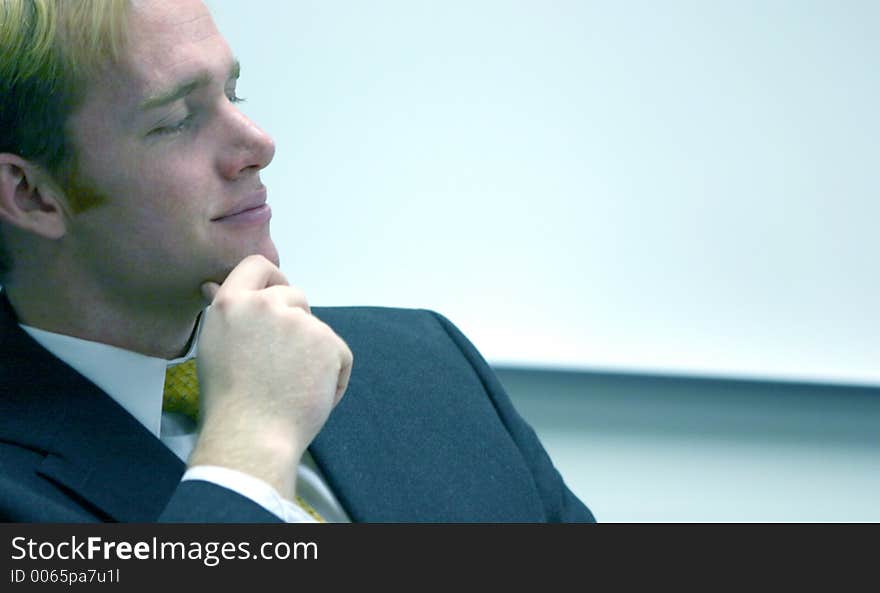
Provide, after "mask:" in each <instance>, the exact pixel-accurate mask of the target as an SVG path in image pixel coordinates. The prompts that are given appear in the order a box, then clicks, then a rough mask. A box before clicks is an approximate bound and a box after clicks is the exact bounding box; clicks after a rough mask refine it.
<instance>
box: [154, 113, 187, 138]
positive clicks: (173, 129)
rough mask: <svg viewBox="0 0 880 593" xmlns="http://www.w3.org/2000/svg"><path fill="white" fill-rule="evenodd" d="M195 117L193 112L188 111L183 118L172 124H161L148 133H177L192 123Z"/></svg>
mask: <svg viewBox="0 0 880 593" xmlns="http://www.w3.org/2000/svg"><path fill="white" fill-rule="evenodd" d="M194 119H195V114H193V113H190V114H189V115H187V116H186V117H185V118H183V119H182V120H180V121H179V122H177V123H176V124H173V125H168V126H161V127H158V128H156V129H155V130H153V131H152V132H150V134H158V135H167V134H179V133H180V132H183V131H184V130H186V129H187V128H189V127H190V126H191V125H192V124H193V120H194Z"/></svg>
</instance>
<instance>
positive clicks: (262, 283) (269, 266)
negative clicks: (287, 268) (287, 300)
mask: <svg viewBox="0 0 880 593" xmlns="http://www.w3.org/2000/svg"><path fill="white" fill-rule="evenodd" d="M287 284H288V282H287V278H285V277H284V274H282V273H281V270H279V269H278V267H277V266H275V264H273V263H272V262H270V261H269V260H268V259H266V258H265V257H263V256H262V255H249V256H247V257H246V258H244V259H243V260H241V261H240V262H239V264H238V265H237V266H235V268H233V270H232V271H231V272H230V273H229V276H227V277H226V280H224V281H223V284H222V285H221V286H220V290H219V291H218V293H217V294H220V295H222V294H224V293H226V292H241V291H247V290H262V289H264V288H267V287H269V286H277V285H281V286H287ZM214 296H215V298H216V296H217V295H214Z"/></svg>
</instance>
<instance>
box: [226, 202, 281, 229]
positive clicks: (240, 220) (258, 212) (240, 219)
mask: <svg viewBox="0 0 880 593" xmlns="http://www.w3.org/2000/svg"><path fill="white" fill-rule="evenodd" d="M270 218H272V208H270V207H269V204H266V203H265V202H264V203H262V204H260V205H259V206H253V207H251V208H246V209H244V210H239V211H238V212H234V213H232V214H227V215H225V216H220V217H218V218H214V219H212V220H211V222H219V223H227V224H235V225H251V224H264V223H266V222H269V219H270Z"/></svg>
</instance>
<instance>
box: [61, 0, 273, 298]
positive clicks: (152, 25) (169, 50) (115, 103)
mask: <svg viewBox="0 0 880 593" xmlns="http://www.w3.org/2000/svg"><path fill="white" fill-rule="evenodd" d="M133 4H134V7H133V10H132V14H131V18H130V20H129V27H130V29H129V44H128V46H127V48H126V51H125V58H124V60H123V61H122V63H121V64H119V65H113V66H112V67H110V68H108V70H107V71H106V73H105V74H104V75H103V77H102V79H101V80H99V81H96V82H95V83H93V84H92V85H91V86H90V88H89V90H88V92H87V94H86V99H85V101H84V103H83V105H82V107H81V108H80V109H78V110H77V111H76V112H75V113H74V114H73V116H72V117H71V119H70V121H69V126H68V131H69V133H70V135H71V139H72V141H73V142H72V144H73V146H74V149H75V151H76V153H77V174H76V180H77V183H76V185H77V186H78V187H76V188H68V190H69V192H70V193H72V194H77V193H78V194H80V195H79V196H78V197H79V198H80V199H83V200H85V201H86V202H89V201H101V202H103V203H102V204H101V205H100V206H98V207H95V208H92V209H89V210H86V211H84V212H82V213H80V214H77V215H75V216H73V217H72V220H71V221H70V224H69V227H68V234H67V236H66V237H65V241H66V242H67V247H69V248H70V251H69V253H70V256H71V258H70V261H71V272H70V274H73V275H74V276H75V278H74V276H72V278H74V279H75V280H76V281H80V282H83V281H84V282H86V283H91V284H92V285H94V286H95V287H100V288H99V290H100V291H101V293H102V294H104V295H108V296H110V297H111V298H112V299H119V301H120V302H127V303H131V304H137V305H138V306H141V307H143V306H150V305H154V306H157V307H167V306H169V305H173V303H175V302H179V301H180V300H181V299H190V300H191V299H192V298H193V297H194V295H198V293H199V286H200V284H201V283H202V282H203V281H205V280H208V279H211V280H214V281H217V282H222V280H223V279H224V278H225V276H226V275H227V274H228V273H229V271H230V270H231V269H232V268H233V267H234V266H235V265H236V264H237V263H238V262H239V261H240V260H241V259H242V258H244V257H245V256H247V255H250V254H262V255H264V256H265V257H267V258H268V259H269V260H271V261H273V262H275V263H276V264H277V263H278V254H277V251H276V249H275V246H274V244H273V243H272V239H271V237H270V235H269V220H268V219H269V216H270V211H269V210H268V207H267V206H265V205H264V206H262V207H260V204H262V203H263V202H264V201H265V198H266V194H265V189H264V188H263V185H262V183H261V182H260V178H259V171H260V169H262V168H263V167H265V166H266V165H268V164H269V162H270V161H271V160H272V156H273V154H274V151H275V148H274V144H273V143H272V140H271V139H270V138H269V137H268V136H267V135H266V134H265V133H264V132H263V131H262V130H260V129H259V128H258V127H257V126H255V125H254V124H253V123H252V122H251V121H250V120H249V119H247V117H245V116H244V115H243V114H242V113H241V112H240V111H239V110H238V109H237V107H236V106H235V104H234V102H235V83H236V81H235V78H236V77H237V68H236V64H235V61H234V58H233V56H232V54H231V52H230V49H229V47H228V46H227V44H226V41H225V40H224V39H223V37H222V36H221V35H220V33H219V32H218V31H217V29H216V27H215V25H214V23H213V21H212V19H211V17H210V14H209V13H208V10H207V8H206V7H205V6H204V5H203V4H202V3H201V2H200V1H199V0H175V1H170V0H143V1H138V2H134V3H133ZM82 194H86V195H82ZM70 197H71V198H72V199H74V201H76V198H77V196H76V195H71V196H70ZM243 209H248V210H247V211H246V212H244V213H241V214H239V215H232V214H234V213H235V212H239V211H242V210H243Z"/></svg>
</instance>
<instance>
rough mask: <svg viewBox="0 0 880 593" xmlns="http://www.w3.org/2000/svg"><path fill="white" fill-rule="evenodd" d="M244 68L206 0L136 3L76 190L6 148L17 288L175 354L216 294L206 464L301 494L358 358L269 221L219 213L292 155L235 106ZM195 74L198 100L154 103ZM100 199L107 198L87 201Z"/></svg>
mask: <svg viewBox="0 0 880 593" xmlns="http://www.w3.org/2000/svg"><path fill="white" fill-rule="evenodd" d="M234 64H235V62H234V58H233V55H232V53H231V51H230V49H229V47H228V45H227V43H226V41H225V40H224V39H223V37H222V36H221V35H220V33H219V32H218V31H217V28H216V26H215V25H214V23H213V21H212V19H211V16H210V14H209V12H208V10H207V8H206V7H205V6H204V5H203V4H202V3H201V2H199V1H198V0H178V1H173V2H172V1H170V0H141V1H137V2H135V3H134V5H133V10H132V12H131V15H130V21H129V44H128V46H127V48H126V52H125V55H124V58H123V59H122V60H121V62H120V63H118V64H108V65H107V66H106V67H105V69H104V72H102V75H101V76H100V77H99V78H100V80H97V81H94V83H93V84H91V85H89V87H88V91H87V94H86V99H85V101H84V103H83V104H82V106H81V107H80V108H79V109H78V110H77V111H76V112H75V113H74V114H73V115H72V116H71V118H70V120H69V122H68V131H69V134H70V137H71V139H72V143H73V145H74V147H75V150H76V154H77V162H78V170H77V175H76V182H75V184H73V185H70V184H68V185H67V186H66V187H61V186H60V185H59V183H58V182H57V181H56V180H55V179H53V178H52V177H51V176H50V175H48V174H47V173H46V172H45V171H43V170H42V169H41V168H40V167H39V166H38V165H36V164H34V163H31V162H28V161H26V160H24V159H21V158H20V157H18V156H17V155H11V154H0V218H2V219H3V221H4V223H6V224H5V225H4V234H5V239H6V242H7V244H8V246H9V247H10V249H11V251H12V253H13V258H14V262H15V265H14V274H13V276H12V279H11V280H10V281H9V282H7V284H6V286H5V290H7V292H8V295H9V298H10V301H11V302H12V304H13V307H14V308H15V309H16V312H17V313H18V315H19V317H20V319H21V321H22V322H23V323H25V324H28V325H32V326H35V327H39V328H43V329H47V330H49V331H54V332H57V333H62V334H66V335H72V336H76V337H80V338H84V339H88V340H93V341H98V342H103V343H107V344H111V345H115V346H119V347H121V348H125V349H128V350H133V351H136V352H141V353H144V354H147V355H151V356H157V357H162V358H173V357H175V356H178V355H180V354H181V353H182V352H183V351H184V350H185V348H186V346H187V344H188V342H189V340H190V337H191V335H192V331H193V328H194V324H195V321H196V319H197V316H198V314H199V313H200V312H201V311H202V310H203V308H204V306H205V304H206V303H209V302H211V301H213V302H214V306H213V307H212V308H211V309H210V312H209V313H208V314H207V315H206V319H205V323H204V326H203V330H202V334H201V337H200V343H199V375H200V382H201V384H202V401H203V404H202V405H203V409H202V411H203V420H202V422H203V424H202V426H201V431H200V436H199V439H198V442H197V444H196V447H195V450H194V452H193V455H192V457H191V459H190V464H191V465H200V464H211V465H220V466H224V467H230V468H232V469H238V470H240V471H244V472H246V473H250V474H251V475H254V476H256V477H258V478H261V479H264V480H265V481H267V482H268V483H270V484H271V485H273V486H274V487H276V489H278V490H279V492H280V493H281V494H282V495H283V496H287V497H288V498H291V497H292V494H293V490H294V488H295V482H294V477H295V466H296V462H297V461H298V460H299V459H300V457H301V455H302V453H303V452H304V451H305V449H306V447H307V446H308V444H309V443H310V442H311V440H312V439H313V438H314V436H315V435H316V434H317V432H318V431H319V430H320V428H321V427H322V426H323V424H324V422H325V421H326V419H327V416H328V415H329V412H330V410H331V409H332V407H333V406H334V405H335V404H336V403H337V402H338V401H339V398H340V397H341V396H342V393H344V391H345V387H346V385H347V382H348V377H349V374H350V369H351V362H352V357H351V352H350V351H349V349H348V347H347V346H346V345H345V343H344V342H343V341H342V340H341V339H340V338H339V337H338V336H336V334H335V333H333V331H332V330H331V329H330V328H329V327H328V326H326V325H325V324H323V323H322V322H321V321H320V320H318V319H316V318H315V317H314V316H312V315H311V314H310V311H309V308H308V303H307V301H306V299H305V296H304V295H303V294H302V292H301V291H299V290H298V289H296V288H294V287H291V286H289V285H288V282H287V280H286V278H285V277H284V276H283V274H282V273H281V272H280V270H279V269H278V264H279V261H278V253H277V250H276V248H275V245H274V243H273V242H272V239H271V236H270V231H269V222H268V220H265V221H257V222H255V223H249V224H243V223H241V224H240V223H230V222H229V219H227V220H218V217H220V216H222V215H224V214H228V213H229V212H232V211H235V210H236V209H238V208H239V207H240V206H241V205H242V204H245V203H247V204H251V203H254V202H255V201H259V200H260V199H262V198H263V195H262V192H263V191H265V189H264V187H263V185H262V183H261V181H260V175H259V172H260V170H261V169H263V168H264V167H266V166H267V165H268V164H269V163H270V162H271V160H272V157H273V155H274V151H275V147H274V144H273V142H272V140H271V138H269V136H267V135H266V134H265V133H264V132H263V131H262V130H261V129H260V128H259V127H257V126H256V125H255V124H254V123H253V122H251V121H250V120H249V119H248V118H247V117H245V116H244V115H243V114H242V113H241V112H240V111H239V110H238V108H237V107H236V105H235V102H236V97H235V78H234V74H235V68H234ZM193 80H199V81H200V84H199V85H197V86H196V87H195V88H193V89H192V90H191V91H190V92H189V93H188V94H186V96H183V97H179V98H176V99H175V100H173V101H171V102H169V103H166V104H162V105H160V106H158V107H153V108H148V109H144V108H143V107H144V103H145V102H147V101H149V100H150V99H151V98H156V97H159V96H162V95H167V94H168V91H169V90H171V89H175V88H180V87H181V86H182V85H185V83H187V82H190V81H193ZM83 201H86V202H92V203H100V205H99V206H97V207H94V208H91V209H88V210H85V211H83V212H78V213H76V212H75V211H74V209H73V208H72V207H71V204H72V203H76V202H80V203H82V202H83ZM267 352H271V353H272V356H267V355H266V353H267Z"/></svg>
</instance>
